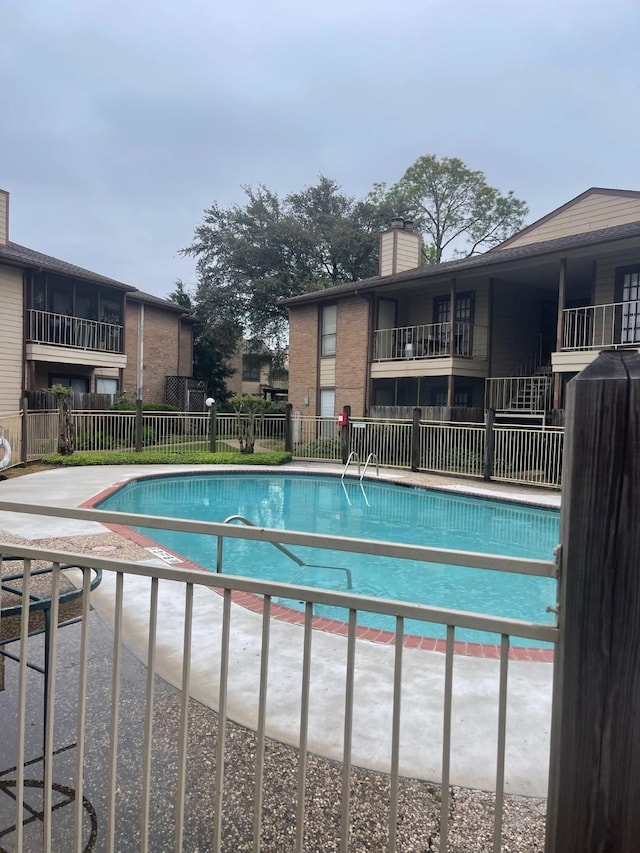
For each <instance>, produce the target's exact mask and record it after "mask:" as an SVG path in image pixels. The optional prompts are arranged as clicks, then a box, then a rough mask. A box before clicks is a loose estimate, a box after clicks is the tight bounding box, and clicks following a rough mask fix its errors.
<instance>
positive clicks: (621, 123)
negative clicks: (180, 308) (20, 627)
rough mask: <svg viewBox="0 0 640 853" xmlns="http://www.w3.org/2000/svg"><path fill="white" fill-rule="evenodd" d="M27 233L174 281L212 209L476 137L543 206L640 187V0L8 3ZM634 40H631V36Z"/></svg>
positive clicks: (4, 66) (346, 180)
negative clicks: (639, 51)
mask: <svg viewBox="0 0 640 853" xmlns="http://www.w3.org/2000/svg"><path fill="white" fill-rule="evenodd" d="M5 6H6V8H5V9H4V11H3V21H2V26H3V51H2V53H1V54H0V106H1V108H2V114H3V132H2V134H1V135H0V166H1V169H0V187H3V188H5V189H8V190H9V191H10V192H11V237H12V239H14V240H15V241H16V242H20V243H23V244H25V245H28V246H31V247H32V248H34V249H38V250H40V251H44V252H49V253H51V254H54V255H56V256H58V257H61V258H64V259H67V260H71V261H73V262H75V263H78V264H82V265H84V266H87V267H89V268H91V269H95V270H96V271H97V272H101V273H103V274H105V275H110V276H113V277H115V278H119V279H121V280H123V281H126V282H129V283H132V284H135V285H136V286H138V287H141V288H143V289H145V290H148V291H150V292H153V293H157V294H159V295H166V293H168V292H169V291H170V290H171V288H172V286H173V282H174V280H175V278H176V277H181V278H183V279H185V280H186V281H187V282H191V281H193V264H192V261H190V260H188V259H184V258H181V257H179V256H178V254H177V251H178V249H179V248H181V247H183V246H185V245H186V244H188V243H189V241H190V239H191V235H192V233H193V230H194V228H195V226H196V225H197V224H198V223H199V221H200V219H201V217H202V212H203V210H204V209H205V208H206V207H207V206H208V205H210V204H211V203H212V202H213V201H217V202H219V203H220V204H222V205H223V206H226V205H229V204H232V203H234V202H236V201H242V190H241V185H243V184H255V183H258V182H264V183H266V184H267V185H268V186H269V187H271V188H273V189H275V190H277V191H279V192H282V193H285V192H287V191H288V190H294V189H299V188H301V187H303V186H305V185H308V184H310V183H312V182H314V181H315V180H316V178H317V176H318V174H320V173H324V174H327V175H329V176H330V177H333V178H335V179H336V180H337V181H339V182H340V183H341V184H342V186H343V188H344V189H345V190H346V191H347V192H350V193H353V194H354V195H362V194H364V193H366V192H367V191H368V189H369V188H370V186H371V184H372V183H373V182H374V181H378V180H385V181H387V182H392V181H394V180H396V179H397V178H398V177H400V175H401V174H402V172H403V171H404V169H405V168H406V167H407V166H408V165H410V164H411V163H412V162H413V161H414V160H415V159H416V157H418V156H419V155H420V154H424V153H436V154H438V155H441V156H445V155H450V156H459V157H461V158H462V159H464V160H465V161H466V162H467V163H468V164H469V165H470V166H472V167H473V168H478V169H482V170H484V171H485V172H486V174H487V178H488V180H489V181H490V182H491V183H493V184H495V185H496V186H499V187H500V188H501V189H503V190H507V189H513V190H514V191H515V192H516V194H517V195H518V196H520V197H523V198H526V199H527V200H528V202H529V205H530V208H531V218H536V217H538V216H541V215H543V214H544V213H546V212H547V211H548V210H550V209H551V208H553V207H555V206H556V205H558V204H562V203H563V202H564V201H567V200H568V199H569V198H571V197H572V196H574V195H577V194H578V193H579V192H582V191H583V190H584V189H586V188H587V187H588V186H591V185H602V186H619V187H625V188H633V189H640V176H639V174H638V162H637V142H636V140H637V138H638V132H639V130H640V127H639V124H640V122H639V117H638V103H639V102H640V99H639V96H640V89H639V73H638V70H637V61H636V58H635V54H636V51H635V44H636V43H637V39H638V36H640V7H638V5H637V3H636V2H635V0H633V2H631V0H630V2H626V0H612V2H609V3H607V4H601V3H600V2H599V0H598V2H596V0H586V2H579V3H578V2H563V3H556V2H552V0H538V2H536V3H529V4H524V3H513V2H512V0H487V2H485V3H482V4H480V3H477V0H457V2H455V3H453V2H449V1H448V0H405V2H404V3H403V4H391V3H383V2H377V1H376V0H350V2H347V0H342V2H337V0H325V2H323V3H322V4H307V3H300V2H297V0H262V2H259V0H238V2H236V3H235V4H233V5H232V6H231V8H228V7H227V4H212V3H210V2H200V0H183V2H182V3H181V4H158V3H151V2H147V0H138V2H136V3H127V4H125V3H123V2H110V3H108V2H103V0H100V2H94V3H92V4H86V3H84V2H82V0H57V2H56V3H55V4H54V3H50V4H49V3H45V0H40V2H36V3H33V4H29V5H28V6H27V4H23V3H18V2H12V0H10V2H8V3H5ZM625 44H626V48H625Z"/></svg>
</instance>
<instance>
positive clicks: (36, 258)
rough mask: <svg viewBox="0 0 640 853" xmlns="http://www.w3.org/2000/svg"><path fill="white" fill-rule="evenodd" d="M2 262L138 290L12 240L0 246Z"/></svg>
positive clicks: (120, 288)
mask: <svg viewBox="0 0 640 853" xmlns="http://www.w3.org/2000/svg"><path fill="white" fill-rule="evenodd" d="M0 261H7V262H8V263H10V264H13V265H16V266H21V267H30V268H33V269H43V270H47V272H54V273H56V272H57V273H60V275H68V276H72V277H73V278H81V279H85V280H87V281H94V282H97V283H98V284H108V285H109V286H110V287H117V288H118V289H119V290H126V291H134V290H135V289H136V288H135V287H133V286H132V285H130V284H124V283H123V282H121V281H116V280H115V279H113V278H107V277H106V276H104V275H100V274H99V273H97V272H92V271H91V270H86V269H84V268H83V267H78V266H76V265H75V264H70V263H68V261H61V260H60V259H59V258H54V257H52V256H51V255H44V254H42V252H35V251H34V250H33V249H27V247H26V246H20V245H18V243H12V242H11V241H10V240H9V241H8V242H7V243H6V245H0Z"/></svg>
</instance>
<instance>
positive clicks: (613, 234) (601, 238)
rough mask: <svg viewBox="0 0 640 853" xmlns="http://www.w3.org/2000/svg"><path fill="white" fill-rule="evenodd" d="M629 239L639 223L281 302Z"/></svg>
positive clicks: (330, 295)
mask: <svg viewBox="0 0 640 853" xmlns="http://www.w3.org/2000/svg"><path fill="white" fill-rule="evenodd" d="M629 237H640V221H637V222H627V223H625V224H624V225H612V226H611V227H609V228H600V229H598V230H597V231H587V232H585V233H583V234H570V235H567V236H566V237H557V238H556V239H554V240H544V241H542V242H540V243H527V244H525V245H523V246H514V247H513V248H511V249H509V248H506V249H501V250H499V251H497V250H491V251H490V252H485V253H484V254H482V255H473V256H472V257H470V258H461V259H460V260H456V261H446V262H445V263H442V264H427V265H425V266H421V267H416V268H415V269H412V270H407V271H406V272H402V273H397V274H396V275H386V276H379V275H376V276H372V277H371V278H366V279H361V280H360V281H350V282H348V283H347V284H338V285H336V286H335V287H328V288H326V289H325V290H316V291H314V292H313V293H303V294H302V295H301V296H293V297H292V298H291V299H283V300H282V301H281V302H280V304H281V305H299V304H302V303H305V302H317V301H319V300H325V299H331V298H335V297H337V296H346V295H348V294H350V293H357V292H361V291H368V290H374V289H376V288H378V287H384V286H385V285H387V284H395V283H400V282H405V281H407V282H408V281H413V280H415V279H419V278H443V277H446V276H447V275H450V274H451V273H462V272H472V271H473V270H475V269H478V270H483V269H485V268H488V269H491V268H492V267H493V268H495V269H496V270H499V268H500V267H501V266H503V265H505V264H508V263H513V262H514V261H519V260H527V259H528V258H535V257H540V256H543V255H550V256H551V255H554V254H559V253H562V252H568V251H570V250H572V249H580V248H584V247H588V246H595V245H598V244H599V243H610V242H615V241H618V240H624V239H628V238H629Z"/></svg>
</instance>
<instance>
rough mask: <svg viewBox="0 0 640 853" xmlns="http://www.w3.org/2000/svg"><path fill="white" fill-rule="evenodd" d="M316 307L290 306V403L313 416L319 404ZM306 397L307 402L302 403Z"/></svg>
mask: <svg viewBox="0 0 640 853" xmlns="http://www.w3.org/2000/svg"><path fill="white" fill-rule="evenodd" d="M317 385H318V306H317V305H300V306H291V307H290V308H289V402H290V403H291V404H292V406H293V411H294V412H295V411H300V412H302V414H303V415H316V414H317V406H318V397H317ZM305 397H308V400H309V405H308V406H305V404H304V401H305Z"/></svg>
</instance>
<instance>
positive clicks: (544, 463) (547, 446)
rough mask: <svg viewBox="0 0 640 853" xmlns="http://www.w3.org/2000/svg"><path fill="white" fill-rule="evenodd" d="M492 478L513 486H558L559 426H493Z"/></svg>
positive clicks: (561, 446)
mask: <svg viewBox="0 0 640 853" xmlns="http://www.w3.org/2000/svg"><path fill="white" fill-rule="evenodd" d="M494 442H495V443H494V464H493V473H492V477H493V479H495V480H505V481H508V482H512V483H514V482H515V483H527V484H529V485H536V486H555V487H559V486H560V485H561V481H562V457H563V449H564V429H563V428H562V427H544V428H534V427H522V426H503V425H500V426H494Z"/></svg>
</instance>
